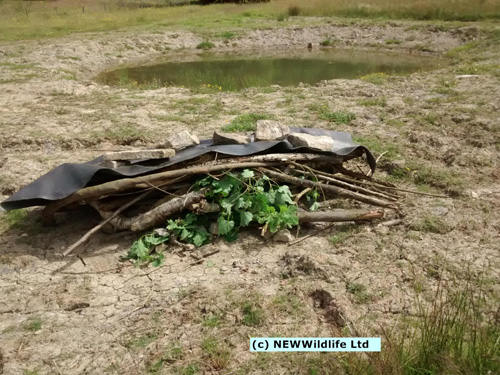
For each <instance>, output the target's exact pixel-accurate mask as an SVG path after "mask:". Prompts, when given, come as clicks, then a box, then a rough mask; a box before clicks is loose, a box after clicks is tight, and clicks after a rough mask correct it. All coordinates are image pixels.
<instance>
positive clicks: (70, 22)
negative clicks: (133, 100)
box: [0, 0, 500, 41]
mask: <svg viewBox="0 0 500 375" xmlns="http://www.w3.org/2000/svg"><path fill="white" fill-rule="evenodd" d="M119 3H122V4H125V5H126V6H119ZM132 3H135V6H131V4H132ZM104 5H106V6H104ZM498 5H499V4H498V0H469V1H466V2H465V1H464V2H456V1H454V0H408V1H404V2H389V1H387V0H372V1H369V2H368V1H367V0H352V1H348V0H313V1H309V2H303V1H300V2H299V1H298V0H281V1H271V2H268V3H258V4H214V5H209V6H198V5H188V6H176V7H162V8H137V1H132V0H124V1H120V2H117V1H114V0H103V1H97V0H95V1H92V0H89V1H86V2H85V12H82V3H81V2H74V1H69V0H57V1H54V2H41V1H34V2H20V1H13V0H10V1H9V0H4V1H1V2H0V40H4V41H5V40H21V39H41V38H50V37H59V36H64V35H67V34H71V33H81V32H99V31H110V30H118V29H123V28H132V27H134V28H135V29H139V28H142V29H143V30H147V31H156V30H158V29H161V28H166V27H172V28H176V29H179V28H184V29H188V30H192V31H193V30H206V31H209V30H214V29H215V30H217V29H219V30H224V29H227V28H229V27H231V28H243V29H253V28H255V27H257V24H258V23H255V22H252V21H253V20H255V19H259V20H262V21H264V22H266V21H267V24H264V23H261V24H260V25H259V26H261V27H265V26H270V25H272V21H276V20H279V21H284V20H285V19H286V18H287V17H288V16H297V15H300V16H321V17H332V16H335V17H342V18H372V19H413V20H444V21H452V20H458V21H477V20H483V19H499V18H500V7H499V6H498ZM56 6H57V12H56Z"/></svg>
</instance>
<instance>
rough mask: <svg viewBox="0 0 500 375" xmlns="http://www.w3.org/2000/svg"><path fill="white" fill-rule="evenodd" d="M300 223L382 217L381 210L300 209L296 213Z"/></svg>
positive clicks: (362, 219) (382, 212) (363, 219)
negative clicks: (308, 210)
mask: <svg viewBox="0 0 500 375" xmlns="http://www.w3.org/2000/svg"><path fill="white" fill-rule="evenodd" d="M298 216H299V221H300V222H301V223H313V222H330V223H335V222H341V221H365V220H374V219H380V218H382V217H384V211H383V210H363V209H356V210H337V211H314V212H306V211H301V212H299V213H298Z"/></svg>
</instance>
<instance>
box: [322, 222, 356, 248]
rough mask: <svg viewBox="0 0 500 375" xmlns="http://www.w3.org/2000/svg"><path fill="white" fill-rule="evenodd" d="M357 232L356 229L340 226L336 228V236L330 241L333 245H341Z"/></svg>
mask: <svg viewBox="0 0 500 375" xmlns="http://www.w3.org/2000/svg"><path fill="white" fill-rule="evenodd" d="M356 232H357V228H356V227H352V226H347V225H342V226H338V227H336V232H335V234H333V235H331V236H330V237H328V241H329V242H330V243H331V244H332V245H334V246H336V245H339V244H341V243H342V242H344V241H345V240H346V239H348V238H349V237H351V236H352V235H354V234H355V233H356Z"/></svg>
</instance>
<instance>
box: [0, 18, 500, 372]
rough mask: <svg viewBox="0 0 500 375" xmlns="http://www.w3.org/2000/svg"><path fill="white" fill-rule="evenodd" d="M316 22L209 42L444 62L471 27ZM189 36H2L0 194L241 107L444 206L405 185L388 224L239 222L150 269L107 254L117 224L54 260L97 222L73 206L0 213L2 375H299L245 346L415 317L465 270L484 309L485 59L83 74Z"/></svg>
mask: <svg viewBox="0 0 500 375" xmlns="http://www.w3.org/2000/svg"><path fill="white" fill-rule="evenodd" d="M330 22H331V23H326V22H325V24H324V25H323V26H319V27H314V28H302V27H301V28H298V27H297V28H294V27H290V28H284V29H271V30H256V31H250V32H248V33H246V34H244V35H240V36H237V37H234V38H233V39H231V41H230V42H225V41H223V40H218V41H216V43H215V44H216V49H217V50H223V51H227V50H231V49H235V50H236V49H248V48H254V47H258V48H261V49H281V48H283V49H285V48H306V46H307V44H308V43H313V44H314V45H315V47H314V48H317V45H318V43H319V42H321V41H322V40H324V39H326V38H331V39H334V40H335V41H336V45H335V46H336V47H347V48H351V47H352V48H362V49H366V50H396V51H404V52H411V53H418V54H427V55H435V56H442V55H444V54H445V53H447V52H448V53H449V55H451V54H454V53H457V54H458V53H467V49H468V47H463V48H462V50H460V48H461V47H460V46H464V45H465V46H469V45H470V44H466V43H470V42H474V43H477V42H480V41H481V40H483V39H484V38H486V36H485V34H484V33H483V32H482V29H481V25H471V26H467V27H461V28H454V27H437V26H436V25H427V24H424V23H406V22H405V23H403V22H392V23H385V24H375V23H358V24H352V25H345V24H338V25H337V24H335V23H334V22H332V21H330ZM201 41H202V38H201V37H199V36H197V35H195V34H192V33H188V32H175V33H174V32H161V33H150V34H145V33H141V34H136V33H131V32H112V33H106V34H79V35H72V36H68V37H64V38H60V39H49V40H45V41H26V42H15V43H5V44H3V45H0V112H1V113H0V129H1V130H2V132H1V134H0V192H1V194H2V195H3V196H4V197H7V196H8V195H10V194H12V193H13V192H14V191H16V190H17V189H19V188H20V187H22V186H24V185H25V184H27V183H29V182H31V181H33V180H34V179H36V178H37V177H39V176H40V175H42V174H43V173H45V172H47V171H49V170H50V169H52V168H53V167H55V166H56V165H58V164H61V163H64V162H83V161H86V160H89V159H91V158H94V157H96V156H98V155H100V154H102V153H103V152H104V151H107V150H112V149H126V148H127V147H151V146H154V145H155V144H156V143H157V142H158V141H159V140H161V139H163V138H165V137H167V136H169V135H172V134H174V133H177V132H179V131H181V130H189V131H190V132H193V133H196V134H197V135H199V136H200V137H210V136H211V134H212V132H213V130H215V129H219V128H221V127H222V126H223V125H226V124H227V123H228V122H229V121H231V120H232V119H233V118H234V117H236V116H237V115H239V114H242V113H247V112H253V113H265V114H270V115H273V116H275V117H276V118H278V119H279V120H280V121H282V122H283V123H285V124H287V125H291V126H310V127H319V128H330V129H337V130H343V131H348V132H351V133H352V134H353V135H354V136H356V137H357V139H358V140H359V141H360V142H362V143H365V144H366V145H367V146H368V147H369V148H371V149H372V150H373V151H374V152H375V154H376V155H379V154H380V153H382V152H384V151H389V152H388V153H387V154H385V155H384V157H382V158H381V161H380V168H379V171H378V172H377V173H378V174H379V176H381V177H386V176H387V174H388V173H389V172H391V171H392V170H393V169H394V168H395V166H396V168H400V169H398V170H402V171H403V172H401V173H402V175H401V176H400V177H401V179H400V180H399V183H400V184H401V185H403V186H406V187H410V188H412V189H416V188H420V189H427V190H431V191H434V192H437V193H449V194H450V195H453V198H428V197H423V196H416V195H408V196H407V197H405V199H404V203H403V206H404V210H403V211H404V215H405V218H404V224H403V225H400V226H396V227H390V228H387V227H381V226H377V225H373V226H370V225H363V226H359V227H356V228H354V229H349V230H345V228H341V227H336V228H334V229H332V230H330V231H326V232H323V233H322V234H320V235H318V236H316V237H312V238H310V239H308V240H306V241H304V242H302V243H300V244H298V245H296V246H290V247H288V246H286V245H281V244H274V243H272V242H266V241H264V240H262V239H261V238H260V237H259V236H258V234H257V233H246V234H243V235H242V237H241V239H240V240H238V241H237V242H236V243H232V244H226V243H224V242H222V241H220V242H216V243H214V244H213V245H209V246H213V247H217V248H218V249H219V250H220V252H219V253H217V254H215V255H213V256H211V257H209V258H207V259H206V261H205V262H204V263H202V264H198V265H191V260H190V258H189V257H185V258H183V257H180V256H178V255H174V254H172V255H169V256H167V260H166V265H165V266H164V267H162V268H159V269H154V268H146V269H138V268H135V267H134V266H133V265H131V264H129V263H121V262H120V261H119V257H120V256H121V255H123V254H124V253H125V252H126V250H127V249H128V247H129V246H130V244H131V243H132V242H133V240H135V237H134V235H131V234H125V235H124V234H113V235H107V234H104V233H103V234H98V235H96V236H94V237H93V238H92V239H91V240H90V241H89V243H87V244H86V245H85V246H83V247H82V248H81V249H80V253H79V255H80V256H81V258H82V259H83V261H82V260H80V259H79V258H71V259H69V258H68V259H63V258H62V257H61V256H60V254H61V253H62V250H63V249H64V248H65V247H67V246H68V245H69V244H71V243H72V242H74V241H76V240H77V239H78V238H79V237H80V236H81V235H82V234H83V233H84V232H85V231H86V230H88V229H90V228H91V227H92V226H94V225H95V224H96V223H98V218H97V217H96V216H95V215H93V213H90V212H80V213H76V214H74V213H73V214H67V215H63V216H61V217H60V224H59V226H57V227H53V228H44V227H42V226H41V224H39V223H38V221H37V214H38V212H37V210H35V211H33V212H31V215H29V217H28V218H27V219H26V220H25V221H23V222H22V223H20V224H19V225H16V226H14V227H9V226H8V225H7V224H6V221H7V220H6V219H5V220H3V222H2V229H1V230H2V233H1V237H0V275H1V277H0V290H2V293H1V296H2V297H1V299H0V335H1V340H0V373H2V371H3V373H4V374H9V375H10V374H53V373H56V374H104V373H110V374H139V373H164V374H169V373H179V374H194V373H223V374H224V373H242V374H244V373H263V374H264V373H265V374H267V373H276V374H280V373H290V372H293V373H310V372H309V371H310V370H311V368H312V366H314V363H315V362H314V360H315V359H317V357H315V355H313V354H304V355H300V356H299V355H289V354H280V355H273V357H270V356H266V355H259V356H255V355H251V354H250V353H249V351H248V337H249V336H271V337H272V336H278V335H282V336H295V337H298V336H321V335H323V336H331V335H333V334H335V333H338V329H340V328H341V327H343V326H345V328H343V329H344V330H345V331H344V332H345V333H346V334H353V335H354V334H355V332H362V333H364V334H366V335H370V334H372V335H377V334H378V335H380V327H381V326H385V327H391V326H393V325H395V324H397V323H398V322H399V323H400V322H401V321H402V320H404V319H408V318H411V317H412V316H415V315H418V306H417V303H416V301H417V299H420V300H422V301H424V303H425V301H431V300H432V299H433V298H434V293H435V291H436V289H437V288H438V286H439V285H442V284H443V283H449V284H450V285H451V284H453V283H456V284H455V285H456V287H457V288H459V287H460V285H462V284H463V283H464V282H466V279H467V278H469V277H470V276H471V275H473V276H477V275H481V278H482V280H483V283H482V286H481V287H482V288H484V291H485V295H486V302H485V309H486V314H487V315H488V316H490V317H494V316H495V314H498V312H497V306H498V301H499V297H500V287H499V285H500V283H499V282H500V272H499V270H500V258H499V250H500V249H499V246H498V242H499V233H500V221H499V216H498V211H499V209H500V182H499V181H500V171H499V170H498V163H499V147H500V130H499V129H500V120H499V116H498V113H499V112H498V111H499V109H500V73H499V72H500V65H499V60H498V56H499V54H498V50H496V49H495V48H494V47H493V46H489V47H487V48H484V49H482V50H481V51H480V52H481V54H480V55H481V56H480V57H481V61H479V62H477V61H476V62H475V61H472V62H470V61H471V60H470V59H466V60H464V61H465V62H460V61H458V62H457V61H455V63H454V64H452V65H451V66H449V67H446V68H443V69H440V70H437V71H433V72H426V73H415V74H412V75H410V76H405V77H382V81H381V82H379V81H376V82H375V83H373V80H372V79H371V78H370V77H368V78H366V79H358V80H334V81H328V82H322V83H320V84H318V85H316V86H301V87H293V88H281V87H275V86H274V87H271V88H261V89H248V90H244V91H242V92H237V93H226V92H215V91H210V90H199V91H196V90H194V91H191V90H188V89H183V88H175V87H167V88H160V89H155V90H143V89H139V88H135V89H134V88H128V87H126V88H117V87H107V86H101V85H99V84H97V83H96V82H94V80H93V79H94V77H95V76H96V75H97V74H98V73H99V72H100V71H102V70H104V69H109V68H111V67H113V66H116V65H118V64H123V63H132V62H134V63H135V62H140V61H150V60H152V59H155V58H158V57H161V56H165V55H167V56H169V55H174V54H176V53H178V52H183V53H193V52H194V51H195V46H196V45H197V44H198V43H200V42H201ZM388 41H391V42H388ZM392 41H397V42H392ZM457 47H458V49H457ZM449 51H451V52H449ZM475 51H476V52H474V53H477V50H475ZM322 105H326V106H327V107H328V108H329V109H330V110H332V111H349V112H352V113H354V114H355V115H356V119H355V120H354V121H353V122H351V123H350V124H349V125H339V124H334V123H329V122H327V121H325V120H322V119H320V118H319V116H318V112H317V108H318V106H322ZM0 215H3V216H2V219H4V218H6V214H5V213H0ZM306 232H307V230H303V232H302V233H306ZM318 291H319V292H318ZM325 296H326V297H325ZM328 296H331V297H332V298H333V302H330V301H329V297H328ZM322 301H323V303H322ZM325 301H327V303H326V304H325V303H324V302H325ZM356 330H357V331H356Z"/></svg>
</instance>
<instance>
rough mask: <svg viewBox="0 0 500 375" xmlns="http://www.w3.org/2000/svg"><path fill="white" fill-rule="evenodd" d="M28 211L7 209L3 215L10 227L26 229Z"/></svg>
mask: <svg viewBox="0 0 500 375" xmlns="http://www.w3.org/2000/svg"><path fill="white" fill-rule="evenodd" d="M27 216H28V211H27V210H25V209H20V210H12V211H7V212H5V214H4V215H3V220H4V221H5V223H6V224H7V227H8V228H9V229H24V228H25V226H26V221H25V220H26V218H27Z"/></svg>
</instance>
